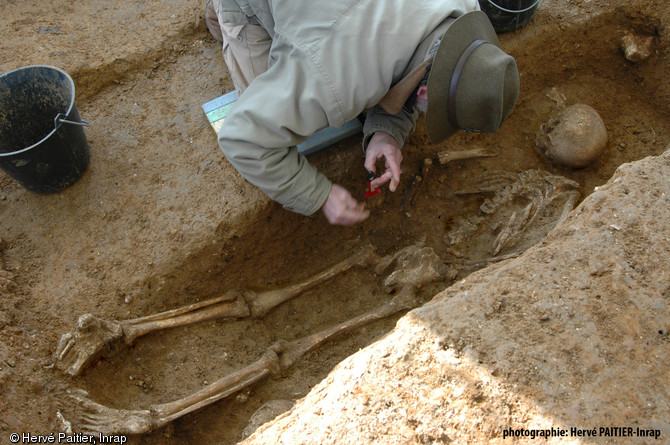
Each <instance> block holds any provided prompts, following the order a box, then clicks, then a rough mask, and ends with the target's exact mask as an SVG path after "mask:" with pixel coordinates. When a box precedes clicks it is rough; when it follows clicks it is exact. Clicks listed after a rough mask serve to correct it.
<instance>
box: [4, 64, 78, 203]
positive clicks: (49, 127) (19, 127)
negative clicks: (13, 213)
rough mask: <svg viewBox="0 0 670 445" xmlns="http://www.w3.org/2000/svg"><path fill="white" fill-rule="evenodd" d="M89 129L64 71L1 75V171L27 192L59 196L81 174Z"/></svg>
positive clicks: (41, 68)
mask: <svg viewBox="0 0 670 445" xmlns="http://www.w3.org/2000/svg"><path fill="white" fill-rule="evenodd" d="M88 125H89V123H88V122H86V121H83V120H81V118H80V117H79V110H77V104H76V103H75V100H74V82H73V81H72V78H71V77H70V76H69V75H68V74H67V73H66V72H65V71H63V70H61V69H58V68H55V67H52V66H46V65H33V66H26V67H23V68H18V69H15V70H12V71H9V72H6V73H4V74H2V75H1V76H0V168H1V169H2V170H4V171H5V172H6V173H7V174H8V175H9V176H11V177H12V178H13V179H15V180H16V181H17V182H18V183H19V184H21V185H22V186H23V187H25V188H26V189H28V190H30V191H31V192H35V193H53V192H58V191H60V190H63V189H65V188H67V187H69V186H70V185H72V184H73V183H74V182H75V181H77V179H79V178H80V177H81V175H83V174H84V172H85V171H86V168H87V167H88V162H89V157H90V153H89V146H88V141H87V140H86V135H85V134H84V128H83V127H84V126H88Z"/></svg>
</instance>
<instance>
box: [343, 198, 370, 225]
mask: <svg viewBox="0 0 670 445" xmlns="http://www.w3.org/2000/svg"><path fill="white" fill-rule="evenodd" d="M368 216H370V211H369V210H366V209H365V205H364V204H363V203H356V206H355V207H347V208H346V209H345V211H344V212H343V214H342V215H340V218H339V222H338V223H339V224H340V225H343V226H352V225H354V224H357V223H359V222H361V221H364V220H365V219H367V218H368Z"/></svg>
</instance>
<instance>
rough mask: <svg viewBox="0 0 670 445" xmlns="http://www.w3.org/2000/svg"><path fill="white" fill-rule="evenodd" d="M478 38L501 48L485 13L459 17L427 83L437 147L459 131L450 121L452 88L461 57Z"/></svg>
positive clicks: (429, 125) (428, 114)
mask: <svg viewBox="0 0 670 445" xmlns="http://www.w3.org/2000/svg"><path fill="white" fill-rule="evenodd" d="M477 39H482V40H485V41H487V42H489V43H492V44H494V45H495V46H497V47H500V41H499V40H498V35H497V34H496V32H495V29H493V25H491V21H490V20H489V18H488V17H487V15H486V14H485V13H483V12H482V11H472V12H468V13H466V14H463V15H462V16H460V17H458V18H457V19H456V20H455V21H454V22H453V23H452V24H451V25H450V26H449V28H448V29H447V31H446V32H445V33H444V36H443V37H442V40H441V41H440V46H439V47H438V49H437V53H436V54H435V58H434V59H433V65H432V67H431V69H430V74H429V75H428V84H427V85H428V108H427V110H426V130H427V131H428V137H429V138H430V141H431V143H433V144H439V143H440V142H442V141H444V140H445V139H447V138H448V137H449V136H452V135H453V134H454V133H456V132H457V131H458V130H459V128H458V126H456V125H454V124H453V123H451V122H450V121H449V111H448V108H447V102H448V99H449V85H450V80H451V78H452V76H453V74H454V70H455V68H456V64H457V63H458V60H459V58H460V57H461V54H463V52H464V51H465V50H466V49H467V48H468V46H470V44H471V43H472V42H473V41H475V40H477Z"/></svg>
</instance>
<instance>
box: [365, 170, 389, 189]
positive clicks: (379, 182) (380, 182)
mask: <svg viewBox="0 0 670 445" xmlns="http://www.w3.org/2000/svg"><path fill="white" fill-rule="evenodd" d="M391 177H392V173H391V172H390V171H389V170H387V171H385V172H384V174H383V175H381V176H380V177H378V178H375V179H374V180H372V182H370V186H371V187H373V188H379V187H381V186H382V185H384V184H386V183H387V182H389V181H390V180H391Z"/></svg>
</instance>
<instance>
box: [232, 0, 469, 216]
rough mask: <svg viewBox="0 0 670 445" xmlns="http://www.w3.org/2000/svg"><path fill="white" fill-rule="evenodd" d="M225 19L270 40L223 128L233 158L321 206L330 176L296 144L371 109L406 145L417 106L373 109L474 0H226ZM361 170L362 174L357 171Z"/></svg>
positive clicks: (298, 199)
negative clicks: (262, 66)
mask: <svg viewBox="0 0 670 445" xmlns="http://www.w3.org/2000/svg"><path fill="white" fill-rule="evenodd" d="M222 7H223V11H224V15H225V16H227V17H229V19H230V23H248V22H252V23H260V24H261V25H262V26H263V27H264V28H265V29H266V30H267V31H268V34H269V35H270V36H271V38H272V47H271V49H270V60H269V63H268V64H269V66H268V70H267V71H266V72H265V73H263V74H261V75H260V76H258V77H257V78H256V79H254V81H253V82H252V83H251V85H250V86H249V87H248V88H247V90H246V91H245V92H244V94H243V95H242V96H241V97H240V98H239V100H238V101H237V103H236V105H235V106H234V108H233V109H232V110H231V112H230V114H229V115H228V117H227V118H226V120H225V123H224V125H223V127H222V128H221V131H220V132H219V145H220V146H221V149H222V150H223V152H224V154H225V155H226V157H227V158H228V160H229V161H230V162H231V164H232V165H233V166H234V167H235V168H236V169H237V170H238V171H239V172H240V174H241V175H242V176H243V177H244V178H245V179H247V180H248V181H249V182H251V183H252V184H254V185H256V186H257V187H259V188H260V189H261V190H262V191H263V192H265V193H266V194H267V195H268V196H269V197H270V198H272V199H273V200H275V201H277V202H279V203H280V204H282V205H283V206H284V207H286V208H287V209H289V210H292V211H294V212H298V213H301V214H303V215H310V214H312V213H314V212H316V211H318V210H319V209H320V208H321V206H322V205H323V203H324V202H325V201H326V198H327V197H328V194H329V192H330V188H331V182H330V181H329V180H328V179H327V178H326V177H325V176H324V175H323V174H322V173H320V172H319V171H317V170H316V168H315V167H314V166H312V165H311V164H310V163H309V162H308V161H307V159H306V158H305V157H304V156H302V155H300V154H299V153H298V150H297V149H296V148H295V145H297V144H299V143H301V142H303V141H304V140H305V139H306V138H307V137H309V136H310V135H312V134H313V133H314V132H316V131H318V130H320V129H322V128H325V127H328V126H331V127H338V126H341V125H342V124H344V123H345V122H347V121H349V120H351V119H353V118H355V117H356V116H358V115H360V114H361V113H362V112H363V111H365V110H369V111H368V114H367V118H366V120H365V125H364V136H365V140H368V139H369V137H371V135H372V134H374V132H376V131H384V132H387V133H389V134H391V135H392V136H393V137H394V138H395V139H396V141H397V142H398V144H399V146H401V147H402V145H403V143H404V140H405V138H406V137H407V135H408V134H409V132H410V131H412V130H413V128H414V123H415V120H416V117H417V114H416V112H413V113H408V112H407V111H402V112H401V113H399V114H397V115H389V114H387V113H385V112H384V111H383V110H381V108H380V107H375V105H376V104H377V103H379V101H380V99H381V98H382V97H383V96H384V95H385V94H386V93H387V92H388V90H389V88H390V87H391V86H392V85H394V84H395V83H397V82H398V81H399V80H400V79H402V78H403V76H404V75H406V74H407V73H409V72H410V71H411V70H412V69H413V68H414V67H415V66H417V65H419V64H420V63H421V62H423V60H424V59H425V58H426V54H427V53H428V51H429V49H430V47H431V46H432V43H433V42H434V41H435V40H436V39H437V38H439V37H441V36H442V34H444V32H445V30H446V28H447V27H448V24H449V23H450V22H451V20H450V19H453V18H455V17H458V16H460V15H462V14H464V13H466V12H469V11H472V10H476V9H479V4H478V2H477V0H335V1H333V0H327V1H321V0H223V5H222ZM363 175H364V172H361V177H363Z"/></svg>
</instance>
